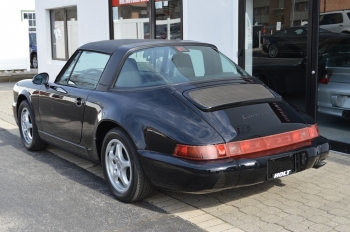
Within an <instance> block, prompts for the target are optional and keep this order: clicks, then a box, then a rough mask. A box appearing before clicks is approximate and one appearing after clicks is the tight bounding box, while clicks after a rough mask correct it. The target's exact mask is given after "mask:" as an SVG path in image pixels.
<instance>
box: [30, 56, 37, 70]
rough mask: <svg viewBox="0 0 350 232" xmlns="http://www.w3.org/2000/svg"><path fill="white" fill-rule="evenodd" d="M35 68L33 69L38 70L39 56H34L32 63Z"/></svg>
mask: <svg viewBox="0 0 350 232" xmlns="http://www.w3.org/2000/svg"><path fill="white" fill-rule="evenodd" d="M30 63H31V64H32V66H33V68H38V56H37V54H33V55H32V60H31V62H30Z"/></svg>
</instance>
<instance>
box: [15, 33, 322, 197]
mask: <svg viewBox="0 0 350 232" xmlns="http://www.w3.org/2000/svg"><path fill="white" fill-rule="evenodd" d="M13 93H14V102H13V105H12V106H13V112H14V117H15V120H16V122H17V124H18V126H19V130H20V134H21V138H22V142H23V144H24V146H25V147H26V148H27V149H29V150H33V151H34V150H41V149H44V148H45V147H46V144H47V143H52V144H54V145H57V146H61V147H64V148H65V149H67V150H69V151H71V152H74V153H76V154H79V155H81V156H83V157H86V158H88V159H90V160H94V161H95V162H97V163H101V164H102V169H103V173H104V176H105V180H106V182H107V185H108V187H109V189H110V190H111V192H112V194H113V195H114V196H115V197H116V198H117V199H118V200H121V201H125V202H133V201H137V200H140V199H142V198H145V197H147V196H148V195H149V194H151V193H152V191H153V189H154V187H157V188H161V189H167V190H172V191H181V192H190V193H193V192H199V193H207V192H212V191H219V190H223V189H228V188H235V187H242V186H248V185H252V184H257V183H261V182H264V181H267V180H274V179H277V178H280V177H284V176H288V175H290V174H294V173H298V172H301V171H304V170H306V169H309V168H312V167H319V166H322V165H324V162H323V160H324V159H326V157H327V156H328V152H329V143H328V140H327V139H326V138H324V137H322V136H320V135H319V132H318V128H317V125H316V124H315V121H314V120H313V119H312V118H311V117H310V116H308V115H306V114H305V113H303V112H300V111H297V110H296V109H294V108H293V107H292V106H290V105H288V104H287V103H286V102H285V101H283V100H282V98H281V97H280V96H279V95H277V94H276V93H274V92H273V91H271V90H270V89H269V88H267V87H266V86H264V85H262V84H261V82H260V81H258V80H257V79H256V78H254V77H252V76H249V75H248V74H247V73H246V72H245V71H244V70H243V69H242V68H240V67H239V66H237V65H236V64H234V63H233V62H232V61H231V60H229V59H228V58H227V57H226V56H224V55H223V54H222V53H220V52H219V51H218V49H217V47H215V46H214V45H211V44H206V43H200V42H191V41H178V40H108V41H100V42H93V43H89V44H86V45H83V46H82V47H80V48H79V49H78V50H77V51H76V52H75V53H74V54H73V55H72V57H71V58H70V59H69V60H68V62H67V63H66V65H65V66H64V67H63V69H62V71H61V72H60V73H59V75H58V76H57V77H56V79H55V81H54V82H50V81H49V76H48V74H47V73H41V74H38V75H36V76H35V77H34V78H33V80H24V81H20V82H18V83H17V84H16V85H15V86H14V89H13ZM252 93H253V94H252ZM262 121H263V122H264V123H261V122H262Z"/></svg>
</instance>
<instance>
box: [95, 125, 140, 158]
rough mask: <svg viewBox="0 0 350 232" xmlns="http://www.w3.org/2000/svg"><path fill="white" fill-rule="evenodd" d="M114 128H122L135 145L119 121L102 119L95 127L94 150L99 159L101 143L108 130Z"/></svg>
mask: <svg viewBox="0 0 350 232" xmlns="http://www.w3.org/2000/svg"><path fill="white" fill-rule="evenodd" d="M114 128H118V129H120V130H122V131H123V132H125V134H126V135H127V136H128V137H129V138H130V140H131V141H132V142H133V143H134V146H135V147H136V145H135V141H134V140H133V139H132V137H131V136H130V134H129V133H128V132H127V130H125V129H124V128H123V127H122V126H121V125H120V124H119V123H117V122H115V121H112V120H104V121H101V122H100V123H99V124H98V126H97V128H96V133H95V146H96V152H97V155H98V158H99V160H100V161H101V155H102V154H101V149H102V144H103V140H104V138H105V137H106V135H107V133H108V131H110V130H112V129H114Z"/></svg>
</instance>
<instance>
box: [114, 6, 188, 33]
mask: <svg viewBox="0 0 350 232" xmlns="http://www.w3.org/2000/svg"><path fill="white" fill-rule="evenodd" d="M110 1H111V5H112V18H111V24H112V28H113V32H112V35H111V37H112V38H113V39H151V38H156V39H182V23H181V17H182V6H181V2H182V0H170V1H162V0H159V1H158V0H157V1H155V0H153V1H149V0H132V1H131V0H110ZM152 2H153V4H154V6H153V7H150V4H152ZM150 9H151V10H152V11H154V12H149V11H150ZM150 13H151V14H150ZM151 17H152V18H151ZM151 22H153V23H151ZM152 31H153V32H154V33H155V34H154V35H151V32H152Z"/></svg>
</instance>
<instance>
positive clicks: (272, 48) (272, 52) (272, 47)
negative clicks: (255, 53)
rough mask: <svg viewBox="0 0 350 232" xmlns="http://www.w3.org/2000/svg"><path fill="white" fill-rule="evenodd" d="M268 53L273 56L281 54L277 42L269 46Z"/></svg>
mask: <svg viewBox="0 0 350 232" xmlns="http://www.w3.org/2000/svg"><path fill="white" fill-rule="evenodd" d="M268 54H269V56H270V57H271V58H276V57H278V56H279V49H278V47H277V45H276V44H271V45H270V46H269V48H268Z"/></svg>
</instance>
